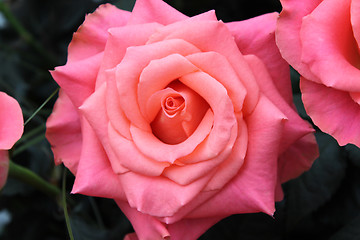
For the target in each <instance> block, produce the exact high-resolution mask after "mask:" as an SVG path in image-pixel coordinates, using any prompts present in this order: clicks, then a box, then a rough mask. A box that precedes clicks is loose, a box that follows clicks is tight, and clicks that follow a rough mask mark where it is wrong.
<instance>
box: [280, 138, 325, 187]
mask: <svg viewBox="0 0 360 240" xmlns="http://www.w3.org/2000/svg"><path fill="white" fill-rule="evenodd" d="M318 156H319V149H318V146H317V144H316V140H315V136H314V135H313V134H307V135H305V136H304V137H302V138H300V139H299V140H298V141H296V142H294V144H293V145H292V146H290V147H289V148H288V149H287V150H286V151H285V152H284V153H282V154H281V155H280V156H279V164H278V166H279V167H278V176H279V181H280V182H281V183H284V182H286V181H289V180H290V179H293V178H296V177H298V176H300V174H302V173H303V172H305V171H307V170H309V168H310V167H311V166H312V164H313V162H314V161H315V159H316V158H317V157H318Z"/></svg>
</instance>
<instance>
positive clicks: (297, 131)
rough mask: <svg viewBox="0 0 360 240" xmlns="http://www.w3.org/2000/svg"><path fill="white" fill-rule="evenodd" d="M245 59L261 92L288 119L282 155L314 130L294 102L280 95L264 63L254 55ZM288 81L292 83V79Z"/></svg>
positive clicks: (281, 148)
mask: <svg viewBox="0 0 360 240" xmlns="http://www.w3.org/2000/svg"><path fill="white" fill-rule="evenodd" d="M245 59H246V60H247V62H248V63H249V66H250V67H251V69H252V70H253V72H254V75H255V76H256V80H257V82H258V83H259V86H260V91H261V92H262V93H264V95H265V96H266V97H267V98H268V99H270V101H271V102H272V103H273V104H274V105H275V106H277V108H278V109H279V110H280V111H282V112H283V113H284V114H285V115H286V117H287V119H288V121H287V122H286V123H285V126H284V135H283V138H282V143H281V145H280V153H282V152H283V151H285V150H287V149H288V147H289V146H290V145H292V144H293V143H294V142H296V141H297V140H299V139H300V138H302V137H304V136H305V135H307V134H309V133H312V132H313V131H314V129H313V128H312V127H311V126H310V124H309V123H307V122H306V121H304V120H303V119H301V118H300V116H299V115H298V113H297V112H296V110H295V106H294V105H293V103H292V101H291V102H287V101H286V100H285V99H284V98H283V97H282V96H281V95H280V93H279V91H278V89H277V88H276V86H275V85H274V81H273V80H272V78H271V76H270V74H269V73H268V71H267V69H266V67H265V65H264V63H263V62H262V61H261V60H260V59H259V58H257V57H256V56H254V55H247V56H245ZM289 75H290V74H289ZM288 80H289V83H290V79H288ZM286 85H288V84H286ZM289 91H290V89H289ZM290 92H291V91H290ZM295 156H296V155H295ZM313 160H315V159H313Z"/></svg>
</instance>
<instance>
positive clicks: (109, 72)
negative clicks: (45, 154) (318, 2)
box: [46, 0, 318, 240]
mask: <svg viewBox="0 0 360 240" xmlns="http://www.w3.org/2000/svg"><path fill="white" fill-rule="evenodd" d="M277 18H278V14H277V13H271V14H266V15H262V16H259V17H257V18H253V19H250V20H247V21H241V22H232V23H223V22H222V21H218V19H217V18H216V16H215V13H214V11H210V12H206V13H203V14H200V15H198V16H194V17H191V18H189V17H187V16H185V15H183V14H182V13H180V12H178V11H177V10H175V9H173V8H172V7H170V6H169V5H167V4H166V3H164V2H162V1H160V0H138V1H137V2H136V4H135V7H134V9H133V11H132V12H127V11H123V10H120V9H117V8H116V7H114V6H112V5H110V4H106V5H102V6H100V7H99V8H98V9H97V10H96V11H95V12H94V13H92V14H90V15H88V16H87V17H86V19H85V22H84V23H83V25H82V26H81V27H80V28H79V29H78V31H77V32H76V33H75V34H74V36H73V40H72V42H71V43H70V45H69V48H68V60H67V63H66V65H64V66H60V67H57V68H55V70H54V71H52V76H53V78H54V79H55V80H56V82H57V83H58V84H59V85H60V87H61V90H60V94H59V98H58V100H57V102H56V104H55V106H54V111H53V113H52V115H51V116H50V118H49V119H48V122H47V133H46V135H47V138H48V140H49V141H50V143H51V145H52V150H53V152H54V156H55V162H56V163H57V164H60V163H64V164H65V166H66V167H68V168H69V169H70V170H71V171H72V173H73V174H74V175H75V176H76V178H75V183H74V186H73V190H72V192H73V193H81V194H85V195H91V196H98V197H105V198H112V199H115V201H116V202H117V204H118V205H119V207H120V208H121V210H122V211H123V212H124V213H125V215H126V216H127V217H128V218H129V220H130V221H131V223H132V224H133V227H134V229H135V232H136V234H135V233H134V234H130V235H128V236H127V239H168V238H171V239H172V240H177V239H196V238H197V237H199V236H200V235H201V234H202V233H204V232H205V231H206V230H207V229H208V228H209V227H211V226H212V225H213V224H215V223H216V222H218V221H219V220H221V219H222V218H225V217H227V216H229V215H231V214H238V213H251V212H265V213H267V214H270V215H272V214H273V213H274V211H275V207H274V204H275V201H277V200H281V199H282V189H281V183H283V182H284V181H287V180H289V179H291V178H294V177H297V176H298V175H300V174H301V173H302V172H303V171H305V170H307V169H308V168H309V167H310V166H311V164H312V162H313V161H314V160H315V158H316V157H317V156H318V150H317V145H316V143H315V139H314V136H313V134H312V132H313V130H312V128H311V127H310V125H309V124H308V123H306V122H305V121H303V120H302V119H301V118H300V117H299V116H298V115H297V112H296V110H295V108H294V106H293V104H292V92H291V86H290V80H289V66H288V64H287V63H286V62H285V61H284V60H283V59H282V57H281V55H280V53H279V51H278V49H277V47H276V44H275V33H274V31H275V27H276V21H277Z"/></svg>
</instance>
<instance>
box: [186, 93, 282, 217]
mask: <svg viewBox="0 0 360 240" xmlns="http://www.w3.org/2000/svg"><path fill="white" fill-rule="evenodd" d="M285 119H286V118H285V116H284V115H283V114H282V113H281V112H279V110H278V109H277V108H276V107H275V106H274V105H273V104H272V103H271V102H270V101H269V100H267V99H266V98H265V97H261V98H260V99H259V103H258V106H257V107H256V108H255V111H254V112H253V113H252V114H251V115H249V116H248V117H247V118H245V121H246V122H247V127H248V132H249V133H248V136H249V141H248V144H249V145H248V149H247V153H246V158H245V161H244V164H243V166H242V167H241V169H240V171H239V172H238V173H237V175H236V176H235V177H234V178H233V179H232V180H231V181H230V182H229V183H228V184H226V185H225V187H224V188H222V189H221V191H219V192H218V193H217V194H216V195H215V196H214V197H213V198H211V199H209V200H208V201H205V202H204V204H202V205H201V206H198V207H197V208H196V209H194V211H192V212H191V213H189V215H188V217H189V218H202V217H211V216H224V215H231V214H238V213H250V212H264V213H267V214H270V215H272V214H273V213H274V211H275V205H274V203H275V201H274V195H275V189H276V185H277V158H278V147H279V144H280V140H281V137H282V129H283V124H284V120H285ZM259 146H261V148H259ZM264 156H266V157H264ZM259 183H261V184H259Z"/></svg>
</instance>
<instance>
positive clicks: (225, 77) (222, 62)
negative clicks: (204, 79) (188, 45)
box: [186, 52, 247, 112]
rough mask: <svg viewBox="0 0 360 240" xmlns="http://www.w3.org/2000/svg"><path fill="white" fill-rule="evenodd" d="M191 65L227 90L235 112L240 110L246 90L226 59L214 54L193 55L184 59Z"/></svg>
mask: <svg viewBox="0 0 360 240" xmlns="http://www.w3.org/2000/svg"><path fill="white" fill-rule="evenodd" d="M186 58H187V59H188V60H189V61H190V62H191V63H192V64H194V65H195V66H196V67H198V68H200V69H201V70H202V71H203V72H206V73H207V74H209V75H210V76H211V77H213V78H215V79H216V80H217V81H219V82H220V83H221V84H222V85H223V86H224V87H225V88H226V90H227V92H228V95H229V97H230V99H231V100H232V103H233V105H234V109H235V112H239V111H241V109H242V106H243V103H244V98H245V96H246V94H247V91H246V88H245V87H244V85H243V84H242V83H241V78H239V77H238V76H237V74H236V72H235V70H234V69H233V68H232V66H231V65H230V63H229V62H228V61H227V59H226V58H225V57H224V56H223V55H221V54H219V53H216V52H205V53H195V54H192V55H189V56H187V57H186Z"/></svg>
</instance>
